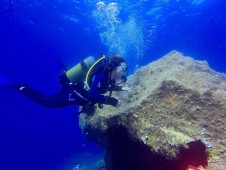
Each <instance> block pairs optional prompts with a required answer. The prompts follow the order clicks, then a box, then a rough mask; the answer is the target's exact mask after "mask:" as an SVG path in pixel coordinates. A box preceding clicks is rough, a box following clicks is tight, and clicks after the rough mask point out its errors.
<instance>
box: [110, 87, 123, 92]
mask: <svg viewBox="0 0 226 170" xmlns="http://www.w3.org/2000/svg"><path fill="white" fill-rule="evenodd" d="M122 88H123V86H113V87H109V88H108V90H109V91H123V90H122Z"/></svg>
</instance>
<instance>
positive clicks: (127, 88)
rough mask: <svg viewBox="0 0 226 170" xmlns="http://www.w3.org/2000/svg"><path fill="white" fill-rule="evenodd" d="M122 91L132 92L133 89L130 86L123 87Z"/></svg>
mask: <svg viewBox="0 0 226 170" xmlns="http://www.w3.org/2000/svg"><path fill="white" fill-rule="evenodd" d="M122 91H128V92H131V89H130V88H129V87H128V86H122Z"/></svg>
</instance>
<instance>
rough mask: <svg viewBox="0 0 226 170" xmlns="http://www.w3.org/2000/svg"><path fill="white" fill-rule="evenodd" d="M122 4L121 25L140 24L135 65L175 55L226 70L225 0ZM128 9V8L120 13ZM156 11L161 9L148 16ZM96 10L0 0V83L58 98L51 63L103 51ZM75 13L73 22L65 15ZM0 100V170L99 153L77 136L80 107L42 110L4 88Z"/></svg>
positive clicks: (55, 71) (50, 165)
mask: <svg viewBox="0 0 226 170" xmlns="http://www.w3.org/2000/svg"><path fill="white" fill-rule="evenodd" d="M117 2H118V4H119V7H120V1H117ZM123 2H124V3H122V5H121V8H120V12H121V14H120V17H121V19H122V20H126V19H127V15H129V14H130V13H132V12H134V10H137V11H136V12H137V15H139V16H140V18H139V19H141V20H142V25H143V27H142V28H143V35H144V41H145V43H146V49H145V53H144V55H143V58H142V59H140V60H139V61H138V64H140V65H145V64H147V63H149V62H151V61H154V60H156V59H159V58H160V57H162V56H163V55H165V54H166V53H168V52H169V51H171V50H173V49H176V50H178V51H180V52H183V53H184V54H185V55H189V56H192V57H194V58H195V59H199V60H206V61H208V63H209V64H210V66H211V67H212V68H213V69H215V70H216V71H219V72H226V67H225V63H226V58H225V52H226V20H225V18H226V12H225V7H226V6H225V2H224V1H223V0H206V1H204V2H203V3H201V4H199V5H195V4H192V3H191V0H187V1H176V0H175V1H173V0H172V1H169V2H166V1H163V2H165V3H159V4H157V5H156V3H155V2H156V1H144V2H143V3H136V1H134V2H131V4H130V1H129V2H127V1H123ZM125 4H126V5H127V7H128V8H123V7H124V6H123V5H125ZM134 4H135V5H134ZM128 5H129V6H128ZM136 5H137V6H136ZM129 7H130V8H129ZM154 7H158V8H159V10H158V11H157V12H155V13H153V14H151V15H150V14H148V11H149V10H150V9H151V8H154ZM94 9H95V3H91V2H90V3H88V2H87V1H81V2H79V1H72V0H67V1H66V0H65V1H57V0H55V1H51V2H49V1H44V0H42V1H33V0H20V1H12V0H11V1H8V0H1V1H0V57H1V62H0V81H1V82H4V81H7V82H10V83H19V82H27V83H29V84H30V85H32V86H34V87H35V88H38V89H40V90H41V91H43V92H44V93H46V94H52V93H54V92H57V91H58V90H59V89H60V86H59V84H58V79H57V76H58V75H59V73H60V68H59V65H57V64H55V62H54V61H59V62H61V63H64V64H65V65H67V66H73V65H74V64H76V63H77V62H79V61H80V60H81V59H82V58H84V57H86V56H88V55H94V56H95V57H97V56H98V55H99V54H100V53H101V52H106V53H107V52H108V47H107V46H106V45H105V44H103V43H102V42H101V40H100V38H99V33H98V31H96V30H95V22H93V21H92V20H91V19H90V11H92V10H94ZM72 15H73V18H74V19H78V20H71V19H67V17H64V16H72ZM153 28H154V32H153V34H152V36H151V37H149V36H150V35H149V32H150V30H153ZM131 51H133V50H132V49H131ZM128 54H129V53H128ZM129 56H133V57H136V56H134V54H132V53H131V55H127V56H125V57H126V58H127V59H128V60H129V61H131V60H133V59H131V58H129ZM135 64H136V63H135ZM129 65H131V66H134V63H129ZM130 70H133V68H131V69H130ZM131 73H132V72H131ZM0 100H1V103H0V136H1V138H0V169H4V170H6V169H10V170H11V169H14V168H17V169H23V170H25V169H32V170H33V169H34V170H36V169H37V170H38V169H39V170H40V169H42V170H45V169H47V170H50V169H57V168H56V167H61V166H62V167H63V166H64V162H67V163H68V161H67V160H71V158H72V157H73V156H74V155H76V154H80V153H84V152H85V153H87V152H90V153H92V154H101V150H99V149H98V148H97V147H96V146H95V145H94V144H90V143H87V141H86V140H85V139H84V138H83V137H82V135H81V131H80V129H79V127H78V117H77V116H76V115H77V109H78V108H77V107H66V108H61V109H48V108H44V107H42V106H39V105H38V104H36V103H34V102H32V101H30V100H29V99H27V98H26V97H25V96H23V95H22V94H20V93H17V92H15V91H11V90H8V89H4V88H1V89H0ZM87 161H88V160H87ZM75 163H76V160H74V162H73V161H72V162H71V165H68V167H70V168H71V166H72V165H73V164H75ZM78 163H79V162H78ZM65 166H66V165H65ZM59 169H60V168H59ZM65 169H66V168H65ZM68 169H69V168H68Z"/></svg>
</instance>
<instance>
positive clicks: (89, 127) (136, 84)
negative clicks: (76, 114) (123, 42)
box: [80, 51, 226, 170]
mask: <svg viewBox="0 0 226 170" xmlns="http://www.w3.org/2000/svg"><path fill="white" fill-rule="evenodd" d="M126 84H127V85H128V86H129V87H130V88H131V92H113V96H115V97H118V98H119V99H120V101H121V102H120V105H119V106H118V107H117V108H114V107H111V106H104V108H103V109H99V108H98V107H96V108H95V113H94V114H90V113H89V114H87V113H82V114H80V127H81V129H82V132H83V134H84V136H86V138H88V139H89V140H91V141H93V142H95V143H97V144H98V145H100V146H101V147H103V148H104V149H105V151H106V154H105V165H106V170H126V169H130V170H150V169H153V170H155V169H156V170H157V169H158V170H159V169H167V170H186V168H187V167H188V166H190V165H191V166H197V167H198V166H199V165H201V166H203V167H205V169H212V170H214V169H218V170H223V169H225V167H226V152H225V150H226V125H225V122H226V75H225V74H221V73H218V72H216V71H214V70H212V69H210V68H209V66H208V64H207V62H205V61H196V60H194V59H192V58H190V57H187V56H184V55H183V54H181V53H179V52H177V51H172V52H170V53H168V54H167V55H166V56H164V57H163V58H161V59H159V60H157V61H155V62H153V63H150V64H148V65H147V66H144V67H141V68H140V69H138V70H137V71H136V72H135V73H134V74H133V75H131V76H129V78H128V81H127V82H126Z"/></svg>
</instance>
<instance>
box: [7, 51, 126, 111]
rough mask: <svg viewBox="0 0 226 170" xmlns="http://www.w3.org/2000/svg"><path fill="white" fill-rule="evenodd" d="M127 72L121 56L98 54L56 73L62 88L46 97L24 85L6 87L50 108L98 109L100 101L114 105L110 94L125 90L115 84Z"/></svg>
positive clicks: (114, 99) (124, 77)
mask: <svg viewBox="0 0 226 170" xmlns="http://www.w3.org/2000/svg"><path fill="white" fill-rule="evenodd" d="M127 73H128V67H127V65H126V62H125V60H124V59H123V58H122V57H120V56H117V55H113V56H110V57H105V56H104V55H102V56H101V57H100V58H99V59H98V60H97V61H96V62H95V59H94V58H93V57H88V58H86V59H85V60H83V61H82V62H80V63H79V64H77V65H76V66H74V67H73V68H71V69H69V70H67V71H65V72H64V73H63V74H62V75H61V76H59V80H60V83H61V85H62V89H61V91H60V92H59V93H57V94H53V95H50V96H46V95H44V94H42V93H41V92H39V91H37V90H35V89H33V88H32V87H30V86H29V85H26V84H22V85H9V86H8V87H10V88H12V89H17V90H19V91H20V92H22V93H23V94H25V95H26V96H27V97H29V98H30V99H32V100H34V101H35V102H37V103H39V104H41V105H43V106H46V107H50V108H59V107H64V106H68V105H78V106H84V107H85V106H87V105H92V106H93V105H94V104H98V106H99V108H102V107H103V104H107V105H112V106H114V107H116V105H117V103H118V99H116V98H114V97H112V96H111V93H112V91H123V90H127V91H129V88H128V87H127V86H119V84H120V83H122V82H125V81H126V75H127ZM84 81H85V82H84ZM118 82H119V83H118ZM107 91H109V92H110V94H109V96H108V95H104V94H105V93H106V92H107ZM84 107H83V108H84Z"/></svg>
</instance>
